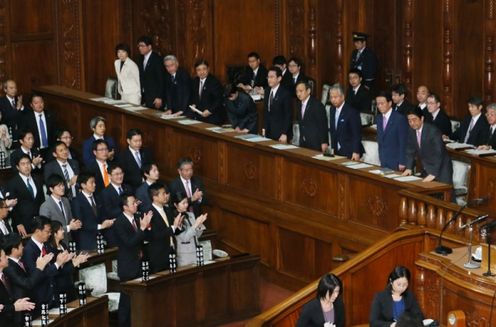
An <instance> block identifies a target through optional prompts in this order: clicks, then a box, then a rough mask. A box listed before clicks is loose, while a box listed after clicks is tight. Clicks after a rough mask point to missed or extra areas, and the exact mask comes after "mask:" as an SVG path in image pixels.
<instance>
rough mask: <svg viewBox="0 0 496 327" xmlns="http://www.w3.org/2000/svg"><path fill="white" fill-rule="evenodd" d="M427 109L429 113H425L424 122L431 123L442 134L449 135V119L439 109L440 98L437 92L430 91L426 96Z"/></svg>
mask: <svg viewBox="0 0 496 327" xmlns="http://www.w3.org/2000/svg"><path fill="white" fill-rule="evenodd" d="M427 111H428V112H429V114H428V115H425V117H424V119H425V122H426V123H431V124H433V125H434V126H436V127H437V128H438V129H439V131H440V132H441V134H442V135H444V136H447V137H449V136H450V135H451V133H452V130H451V120H450V119H449V117H448V115H446V113H445V112H444V110H442V109H441V99H440V98H439V96H438V95H437V94H434V93H432V94H431V95H429V96H428V97H427Z"/></svg>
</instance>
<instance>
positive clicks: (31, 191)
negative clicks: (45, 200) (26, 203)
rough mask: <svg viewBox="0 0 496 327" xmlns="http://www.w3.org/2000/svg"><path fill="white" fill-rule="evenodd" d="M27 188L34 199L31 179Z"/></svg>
mask: <svg viewBox="0 0 496 327" xmlns="http://www.w3.org/2000/svg"><path fill="white" fill-rule="evenodd" d="M26 187H27V188H28V192H29V194H31V197H32V198H33V199H34V190H33V187H32V186H31V183H29V178H28V179H27V183H26Z"/></svg>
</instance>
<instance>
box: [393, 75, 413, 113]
mask: <svg viewBox="0 0 496 327" xmlns="http://www.w3.org/2000/svg"><path fill="white" fill-rule="evenodd" d="M407 93H408V89H407V88H406V85H405V84H401V83H400V84H395V85H393V87H391V98H392V99H393V110H394V111H397V112H399V113H400V114H403V115H404V114H405V113H406V112H407V111H408V110H409V109H411V108H413V105H412V104H411V103H410V101H408V99H407V98H406V94H407Z"/></svg>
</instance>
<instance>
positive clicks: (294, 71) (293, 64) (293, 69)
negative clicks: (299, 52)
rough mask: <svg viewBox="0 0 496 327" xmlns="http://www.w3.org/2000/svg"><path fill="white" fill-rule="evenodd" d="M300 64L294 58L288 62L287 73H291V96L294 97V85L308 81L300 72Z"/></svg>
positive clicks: (298, 60) (299, 61)
mask: <svg viewBox="0 0 496 327" xmlns="http://www.w3.org/2000/svg"><path fill="white" fill-rule="evenodd" d="M301 68H302V62H301V60H300V59H298V58H296V57H292V58H290V59H289V60H288V71H289V72H290V73H291V94H292V95H293V96H295V97H296V85H297V84H298V83H299V82H306V81H308V80H309V78H308V77H307V76H305V74H303V72H302V69H301Z"/></svg>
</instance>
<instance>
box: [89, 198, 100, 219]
mask: <svg viewBox="0 0 496 327" xmlns="http://www.w3.org/2000/svg"><path fill="white" fill-rule="evenodd" d="M90 202H91V209H92V210H93V213H94V214H95V216H98V215H97V212H96V204H95V200H94V199H93V196H90Z"/></svg>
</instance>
